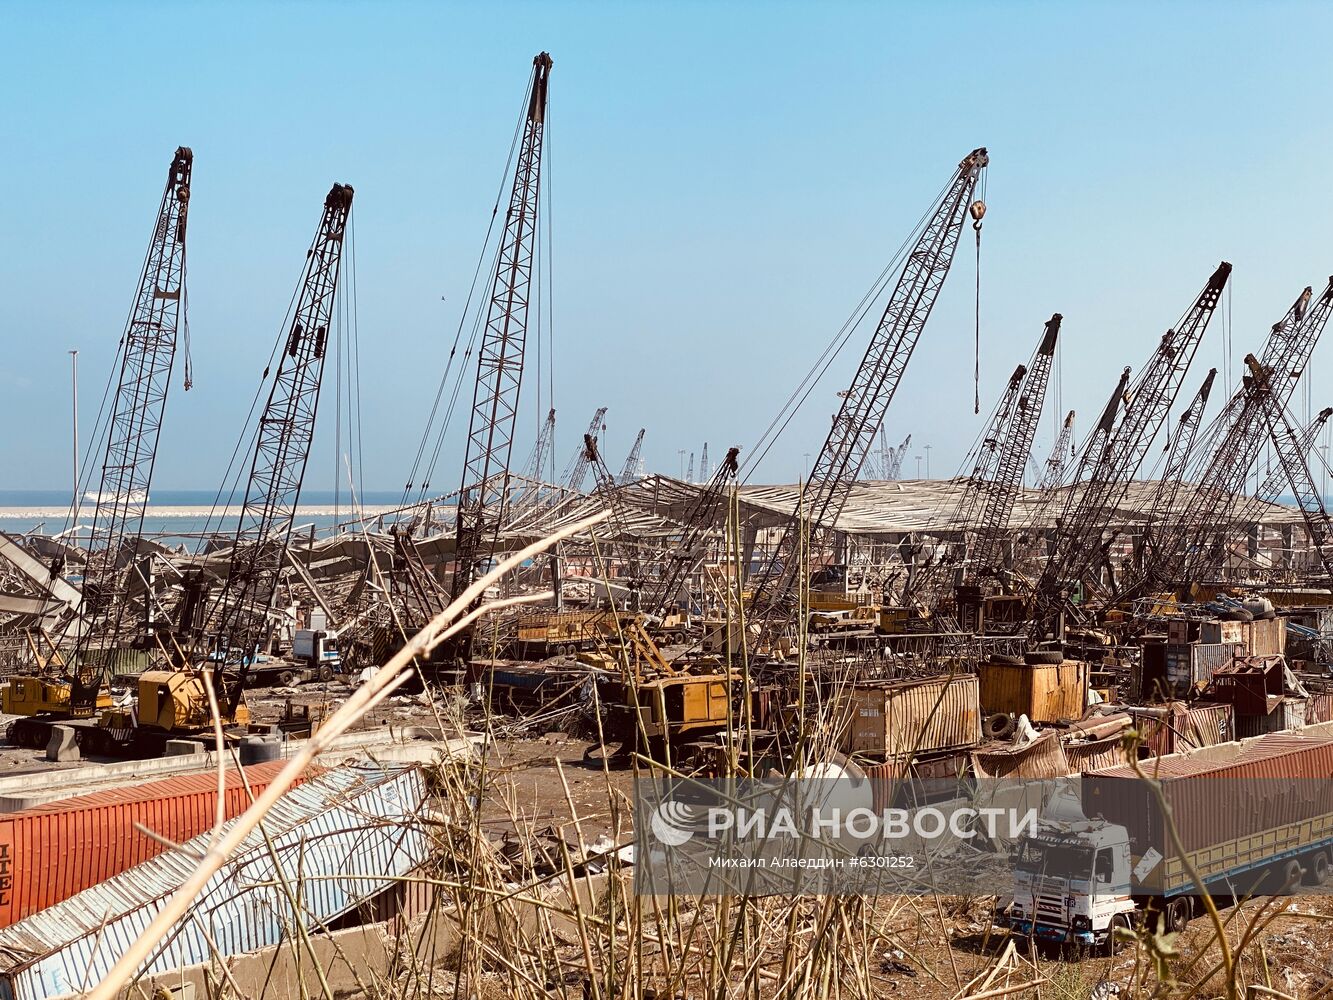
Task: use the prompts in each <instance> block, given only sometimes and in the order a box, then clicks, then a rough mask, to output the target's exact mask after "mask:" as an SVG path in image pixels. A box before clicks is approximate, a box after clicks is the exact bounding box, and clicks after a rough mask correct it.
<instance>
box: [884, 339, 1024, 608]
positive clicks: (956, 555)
mask: <svg viewBox="0 0 1333 1000" xmlns="http://www.w3.org/2000/svg"><path fill="white" fill-rule="evenodd" d="M1027 373H1028V369H1027V365H1019V366H1017V367H1016V368H1015V369H1014V371H1013V374H1012V375H1010V376H1009V381H1008V383H1007V384H1006V385H1005V389H1004V392H1003V393H1002V394H1001V396H1000V399H999V402H997V403H996V404H995V408H994V409H993V410H992V411H991V415H990V417H989V418H987V421H986V433H985V434H984V435H983V436H982V438H981V442H980V444H978V445H977V448H976V453H975V459H974V462H973V466H972V472H971V473H970V474H969V475H968V477H967V479H966V481H965V482H964V485H963V490H962V492H961V493H960V494H959V496H958V501H957V503H955V504H954V507H953V510H952V512H951V513H950V514H949V516H948V521H947V527H948V528H950V529H956V530H957V531H958V533H959V536H960V539H961V541H962V545H960V546H959V547H958V549H957V550H955V551H954V552H951V553H949V554H948V555H947V556H946V557H945V558H944V559H942V560H940V561H938V562H934V563H932V564H930V565H929V566H927V567H926V568H925V570H924V572H922V573H920V574H919V575H918V576H917V577H916V579H915V580H914V582H913V585H912V587H911V588H910V589H911V590H912V591H913V596H914V597H915V598H916V600H917V602H918V603H920V604H921V605H923V606H925V607H927V608H931V609H933V608H935V607H936V606H937V605H938V604H939V602H940V600H941V599H942V598H943V597H944V592H945V590H946V589H947V586H948V581H947V580H946V579H945V574H946V570H949V569H952V568H953V567H954V566H955V565H956V564H957V562H958V561H959V560H960V559H961V558H962V555H963V553H962V551H961V550H962V549H965V548H966V543H967V536H968V530H969V528H971V526H972V525H974V524H975V523H976V521H977V520H978V515H979V511H980V510H981V508H982V506H983V505H984V503H985V499H986V493H987V491H988V490H989V489H990V487H991V483H992V481H993V478H994V475H995V469H996V467H997V466H998V464H999V456H1000V451H1001V448H1002V446H1003V444H1004V437H1005V433H1006V430H1007V428H1008V426H1009V419H1010V417H1012V416H1013V413H1014V410H1015V409H1016V408H1017V406H1018V400H1019V397H1020V395H1021V394H1022V391H1023V379H1024V378H1026V377H1027Z"/></svg>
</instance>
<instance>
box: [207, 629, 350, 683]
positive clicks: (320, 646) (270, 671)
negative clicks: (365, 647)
mask: <svg viewBox="0 0 1333 1000" xmlns="http://www.w3.org/2000/svg"><path fill="white" fill-rule="evenodd" d="M290 653H291V655H290V656H286V657H276V656H267V655H264V654H262V653H259V654H256V655H255V656H254V658H253V660H252V661H251V663H250V664H249V665H248V667H247V669H246V673H245V684H246V686H247V687H263V686H266V685H270V684H280V685H282V686H283V687H287V686H289V685H292V684H299V683H302V682H304V681H330V680H333V676H334V674H337V673H340V672H341V670H342V654H341V653H339V651H338V633H337V632H335V631H334V630H332V629H323V628H319V629H309V628H299V629H296V630H295V631H294V632H293V633H292V646H291V651H290ZM214 658H215V659H216V658H217V657H214ZM227 662H228V665H229V666H230V665H232V664H234V663H236V662H239V657H238V655H237V651H235V650H232V651H230V655H229V656H228V660H227Z"/></svg>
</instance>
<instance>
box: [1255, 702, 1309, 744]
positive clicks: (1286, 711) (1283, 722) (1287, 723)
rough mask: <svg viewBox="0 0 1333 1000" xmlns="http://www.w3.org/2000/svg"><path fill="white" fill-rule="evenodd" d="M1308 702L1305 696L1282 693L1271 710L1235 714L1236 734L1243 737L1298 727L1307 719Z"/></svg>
mask: <svg viewBox="0 0 1333 1000" xmlns="http://www.w3.org/2000/svg"><path fill="white" fill-rule="evenodd" d="M1309 708H1310V703H1309V699H1307V698H1297V697H1295V696H1293V695H1284V696H1283V698H1282V702H1281V703H1280V704H1279V705H1278V706H1277V707H1276V708H1275V709H1273V711H1271V712H1268V713H1267V714H1264V715H1245V714H1239V715H1237V716H1236V736H1237V737H1238V738H1240V739H1245V738H1246V737H1249V736H1262V735H1264V733H1278V732H1281V731H1282V730H1284V729H1300V728H1301V727H1302V726H1304V725H1305V724H1306V722H1307V721H1308V722H1313V721H1316V720H1313V719H1309V718H1308V716H1309Z"/></svg>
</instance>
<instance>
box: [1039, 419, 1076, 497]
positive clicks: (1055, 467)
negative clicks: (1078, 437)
mask: <svg viewBox="0 0 1333 1000" xmlns="http://www.w3.org/2000/svg"><path fill="white" fill-rule="evenodd" d="M1073 436H1074V411H1073V410H1070V411H1069V412H1068V413H1067V414H1065V419H1064V422H1063V423H1062V424H1061V425H1060V433H1059V435H1058V436H1057V437H1056V439H1055V444H1053V445H1052V446H1051V453H1050V454H1049V455H1047V456H1046V468H1045V469H1044V471H1043V472H1042V475H1041V482H1039V483H1038V484H1037V489H1038V490H1041V491H1046V490H1053V489H1055V488H1056V487H1058V486H1059V485H1060V483H1061V481H1062V480H1063V479H1064V478H1065V464H1066V463H1065V459H1066V457H1067V456H1068V455H1069V449H1070V444H1069V442H1070V440H1071V439H1072V438H1073Z"/></svg>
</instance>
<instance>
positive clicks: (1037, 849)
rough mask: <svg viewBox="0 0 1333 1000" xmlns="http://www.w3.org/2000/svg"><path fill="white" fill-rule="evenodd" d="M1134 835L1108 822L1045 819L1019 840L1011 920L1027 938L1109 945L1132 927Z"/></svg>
mask: <svg viewBox="0 0 1333 1000" xmlns="http://www.w3.org/2000/svg"><path fill="white" fill-rule="evenodd" d="M1130 874H1131V870H1130V846H1129V835H1128V832H1127V831H1126V830H1125V828H1124V827H1123V826H1119V825H1118V824H1114V823H1107V822H1105V821H1103V820H1078V821H1054V822H1053V821H1050V820H1043V821H1042V822H1040V823H1039V824H1038V826H1037V829H1036V832H1035V833H1032V834H1029V835H1028V836H1026V837H1024V838H1023V839H1022V840H1021V841H1019V844H1018V848H1017V851H1016V853H1015V857H1014V901H1013V903H1012V904H1011V906H1010V907H1009V909H1008V911H1007V913H1006V915H1005V922H1006V923H1007V924H1008V926H1009V929H1010V930H1011V931H1012V932H1013V933H1015V934H1018V935H1021V936H1023V937H1031V938H1035V939H1037V940H1042V941H1056V942H1063V943H1070V944H1083V945H1089V946H1101V945H1106V944H1107V943H1108V941H1110V940H1111V938H1112V936H1113V928H1115V927H1117V926H1119V927H1125V928H1128V927H1129V926H1130V921H1131V914H1133V913H1134V911H1135V909H1136V905H1135V902H1134V899H1133V897H1132V896H1131V895H1130Z"/></svg>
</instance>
